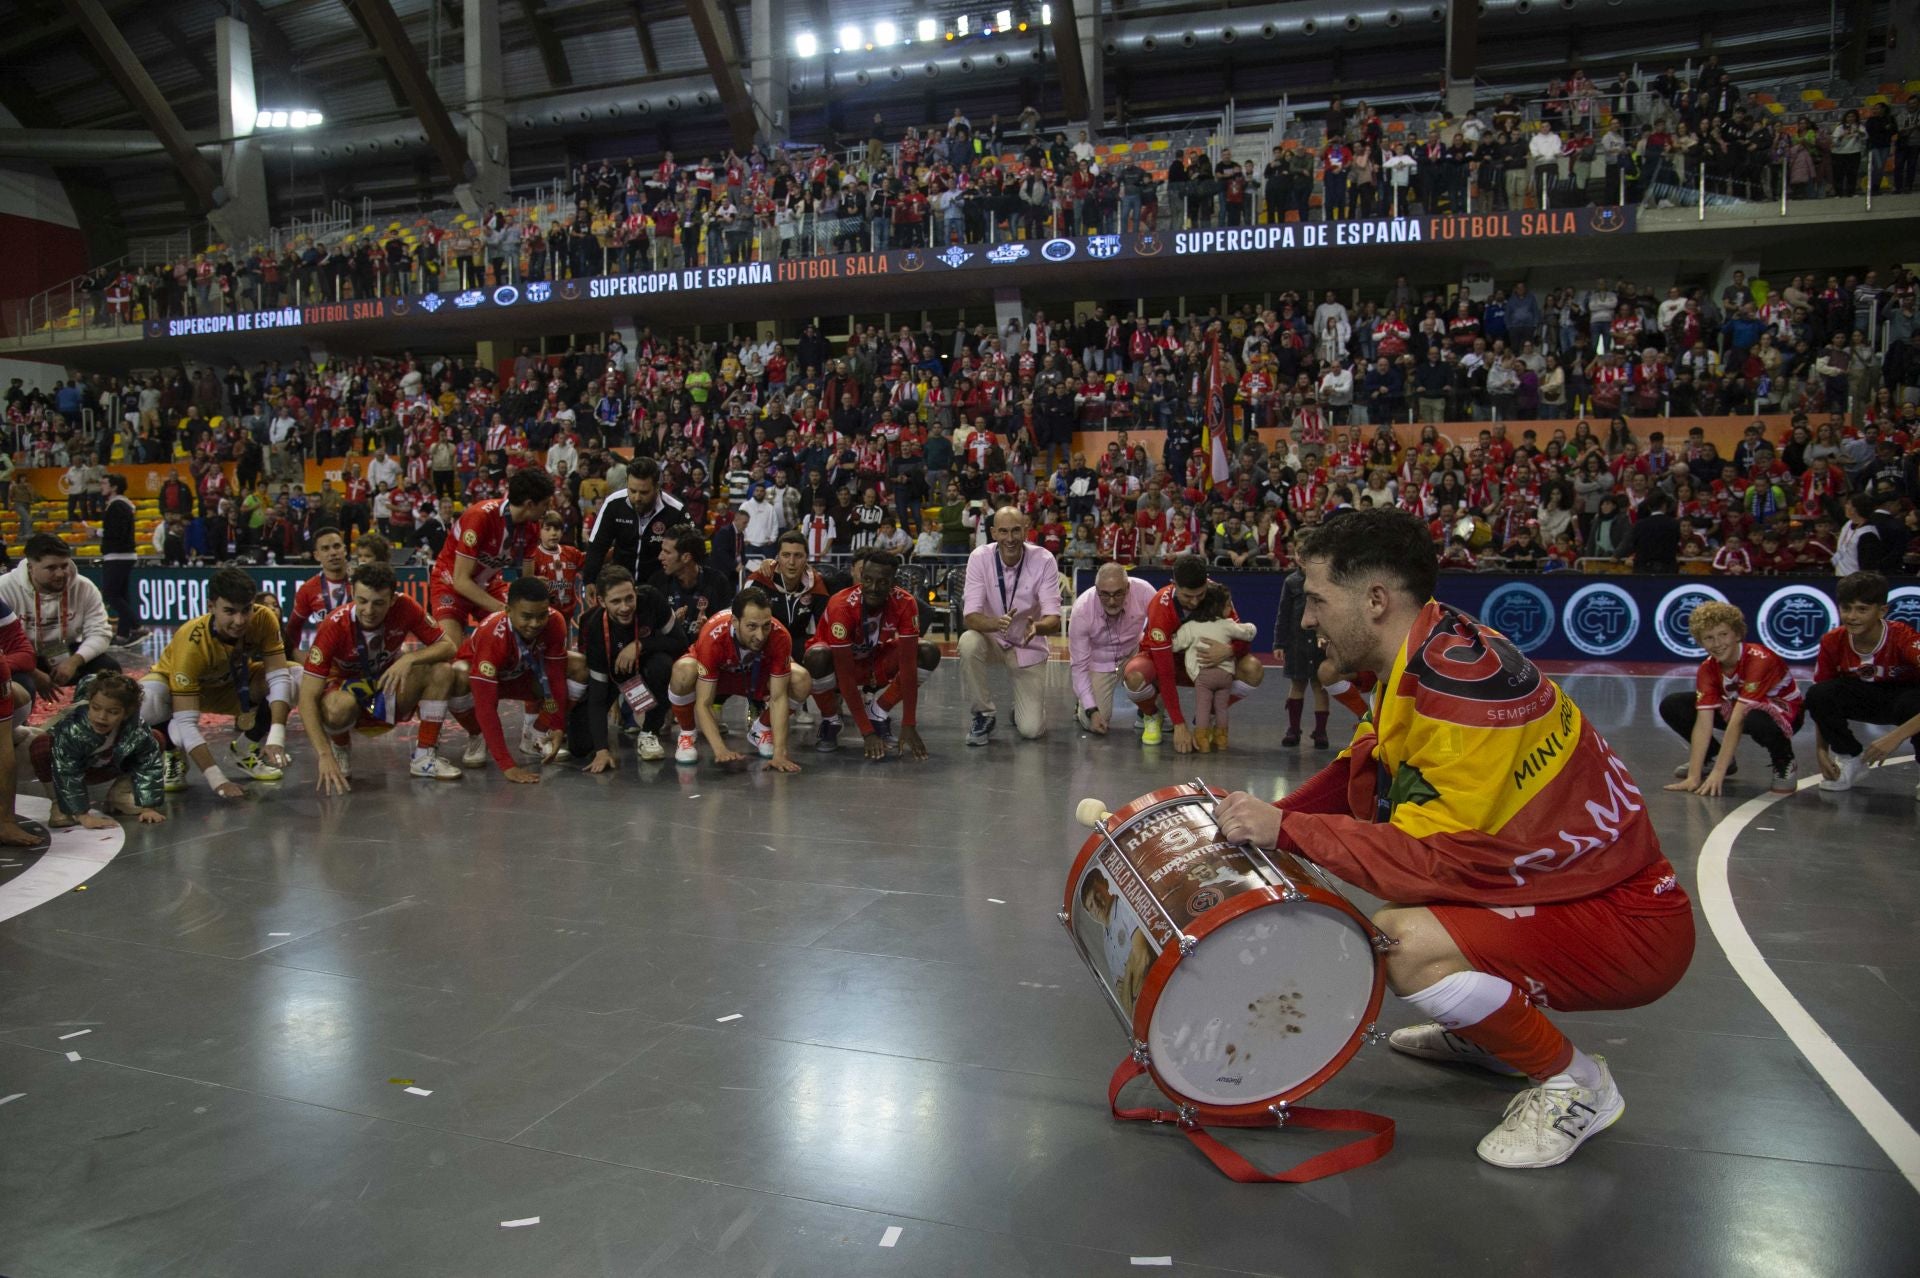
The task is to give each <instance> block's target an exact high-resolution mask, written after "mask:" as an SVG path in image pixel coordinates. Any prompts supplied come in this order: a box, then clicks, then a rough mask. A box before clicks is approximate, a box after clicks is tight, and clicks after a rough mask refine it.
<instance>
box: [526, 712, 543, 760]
mask: <svg viewBox="0 0 1920 1278" xmlns="http://www.w3.org/2000/svg"><path fill="white" fill-rule="evenodd" d="M520 753H521V754H530V755H532V756H533V757H534V758H536V759H544V758H545V757H546V754H547V734H546V733H544V732H542V731H540V729H538V728H536V727H534V726H533V724H532V722H531V721H529V722H527V723H524V724H522V725H521V726H520Z"/></svg>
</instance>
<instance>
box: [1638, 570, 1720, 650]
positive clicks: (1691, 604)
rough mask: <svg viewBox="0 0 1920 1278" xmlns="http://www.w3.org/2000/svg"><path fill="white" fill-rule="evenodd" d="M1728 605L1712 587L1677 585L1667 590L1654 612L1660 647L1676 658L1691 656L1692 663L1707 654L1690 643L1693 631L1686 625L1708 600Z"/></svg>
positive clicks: (1696, 645) (1692, 642) (1654, 623)
mask: <svg viewBox="0 0 1920 1278" xmlns="http://www.w3.org/2000/svg"><path fill="white" fill-rule="evenodd" d="M1710 600H1712V601H1717V602H1719V603H1725V602H1727V597H1726V596H1725V595H1723V594H1721V593H1720V592H1719V591H1718V590H1715V589H1714V588H1713V587H1712V586H1677V587H1675V588H1674V589H1672V590H1669V591H1668V592H1667V593H1666V595H1665V597H1664V598H1662V599H1661V600H1660V602H1659V604H1658V605H1657V606H1656V607H1655V608H1654V610H1653V633H1654V635H1655V636H1656V637H1657V638H1658V639H1659V640H1660V643H1661V646H1662V647H1664V648H1665V649H1666V650H1667V651H1668V652H1671V653H1672V654H1673V655H1674V656H1676V657H1690V658H1692V659H1693V660H1695V661H1698V660H1700V659H1701V658H1702V657H1705V656H1706V655H1707V650H1706V649H1705V648H1702V647H1701V646H1700V645H1699V644H1697V643H1695V642H1694V641H1693V631H1691V630H1689V629H1687V624H1688V622H1689V621H1691V620H1692V618H1693V610H1694V609H1695V608H1698V607H1699V606H1700V605H1701V604H1703V603H1707V602H1708V601H1710Z"/></svg>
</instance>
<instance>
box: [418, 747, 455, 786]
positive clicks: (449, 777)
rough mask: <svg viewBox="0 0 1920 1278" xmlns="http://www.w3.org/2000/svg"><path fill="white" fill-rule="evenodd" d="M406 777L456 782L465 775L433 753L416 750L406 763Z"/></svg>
mask: <svg viewBox="0 0 1920 1278" xmlns="http://www.w3.org/2000/svg"><path fill="white" fill-rule="evenodd" d="M407 775H408V776H410V777H419V778H421V779H422V780H426V781H458V780H459V779H460V778H461V777H462V776H463V775H465V774H464V773H462V772H461V771H460V769H458V768H456V767H454V766H453V764H451V763H449V762H448V761H447V760H445V759H443V758H441V757H440V756H439V755H437V754H435V753H434V752H433V751H431V750H426V749H417V750H415V751H414V752H413V758H411V759H409V760H408V761H407Z"/></svg>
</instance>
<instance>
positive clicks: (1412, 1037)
mask: <svg viewBox="0 0 1920 1278" xmlns="http://www.w3.org/2000/svg"><path fill="white" fill-rule="evenodd" d="M1387 1046H1389V1047H1391V1048H1392V1049H1393V1050H1394V1051H1396V1052H1404V1053H1405V1054H1406V1055H1408V1056H1418V1057H1419V1058H1420V1059H1421V1060H1423V1061H1450V1062H1453V1063H1455V1064H1459V1065H1478V1066H1479V1067H1480V1068H1481V1069H1484V1070H1489V1071H1491V1072H1493V1073H1495V1074H1504V1075H1506V1076H1507V1077H1508V1078H1521V1077H1524V1076H1523V1075H1522V1074H1521V1073H1520V1071H1519V1070H1517V1069H1515V1068H1514V1067H1513V1066H1511V1065H1509V1064H1507V1063H1506V1062H1505V1061H1503V1060H1501V1059H1500V1058H1499V1057H1498V1056H1495V1055H1493V1054H1492V1053H1491V1052H1488V1051H1486V1050H1485V1049H1484V1048H1481V1047H1480V1046H1478V1045H1477V1044H1474V1043H1469V1042H1468V1041H1467V1040H1466V1039H1464V1038H1461V1037H1460V1036H1459V1035H1458V1034H1455V1033H1454V1032H1453V1031H1452V1030H1449V1029H1445V1028H1443V1027H1442V1026H1440V1025H1437V1024H1435V1023H1434V1022H1432V1021H1428V1022H1427V1023H1426V1024H1424V1025H1408V1026H1406V1027H1405V1028H1404V1029H1397V1030H1395V1031H1394V1032H1393V1033H1391V1034H1389V1035H1387Z"/></svg>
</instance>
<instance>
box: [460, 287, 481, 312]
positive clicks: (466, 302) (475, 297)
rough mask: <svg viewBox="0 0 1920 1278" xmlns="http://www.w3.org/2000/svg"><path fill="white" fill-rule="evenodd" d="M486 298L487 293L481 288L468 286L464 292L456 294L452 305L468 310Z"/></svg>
mask: <svg viewBox="0 0 1920 1278" xmlns="http://www.w3.org/2000/svg"><path fill="white" fill-rule="evenodd" d="M486 300H487V295H486V293H485V292H484V291H483V290H481V289H477V288H470V289H468V290H467V291H466V292H464V293H461V294H459V295H458V296H456V297H455V298H454V299H453V305H454V308H455V309H456V310H462V311H470V310H472V309H473V308H474V307H476V306H478V305H480V303H482V302H484V301H486Z"/></svg>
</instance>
